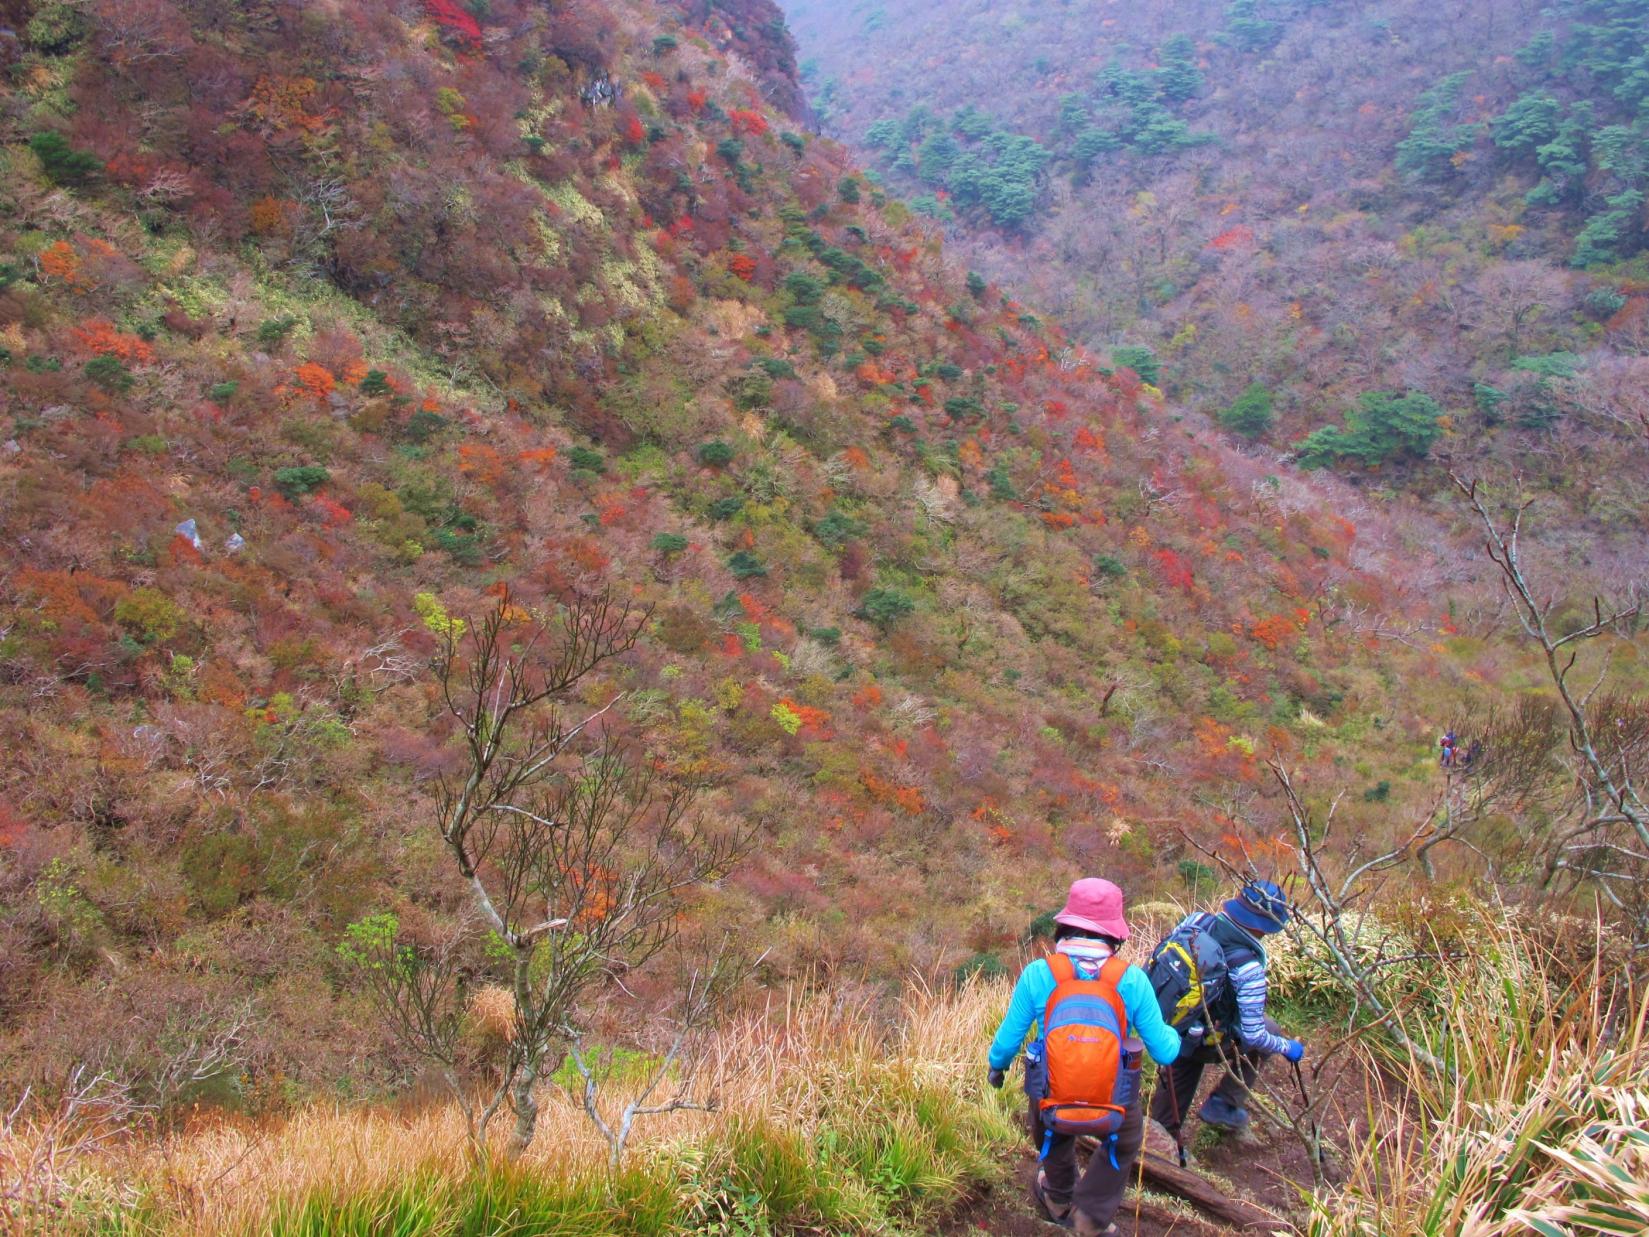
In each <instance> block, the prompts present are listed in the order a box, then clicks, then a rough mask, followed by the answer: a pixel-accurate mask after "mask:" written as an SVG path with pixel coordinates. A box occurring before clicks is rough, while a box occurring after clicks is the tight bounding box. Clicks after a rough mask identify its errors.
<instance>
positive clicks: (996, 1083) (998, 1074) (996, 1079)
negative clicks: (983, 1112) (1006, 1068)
mask: <svg viewBox="0 0 1649 1237" xmlns="http://www.w3.org/2000/svg"><path fill="white" fill-rule="evenodd" d="M985 1078H986V1080H987V1081H989V1083H990V1084H991V1086H993V1087H995V1088H996V1089H997V1090H998V1091H1000V1090H1001V1089H1002V1084H1003V1082H1004V1081H1006V1079H1007V1075H1006V1074H1004V1073H1003V1072H1002V1071H1001V1070H999V1069H993V1070H992V1071H991V1072H990V1073H988V1074H986V1075H985Z"/></svg>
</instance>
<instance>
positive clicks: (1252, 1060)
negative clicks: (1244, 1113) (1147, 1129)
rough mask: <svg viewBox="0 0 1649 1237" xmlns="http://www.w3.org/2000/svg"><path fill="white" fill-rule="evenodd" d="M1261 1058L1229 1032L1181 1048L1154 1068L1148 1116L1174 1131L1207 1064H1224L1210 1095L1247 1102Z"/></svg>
mask: <svg viewBox="0 0 1649 1237" xmlns="http://www.w3.org/2000/svg"><path fill="white" fill-rule="evenodd" d="M1265 1025H1266V1026H1267V1028H1269V1029H1270V1030H1271V1032H1272V1033H1273V1034H1278V1035H1280V1034H1282V1028H1281V1027H1279V1026H1278V1025H1277V1024H1276V1023H1274V1022H1272V1021H1271V1019H1269V1018H1267V1019H1266V1020H1265ZM1264 1059H1265V1054H1264V1053H1260V1052H1243V1051H1242V1050H1241V1048H1239V1047H1238V1046H1237V1039H1236V1036H1235V1035H1233V1034H1231V1033H1229V1032H1228V1033H1227V1034H1226V1035H1225V1037H1224V1038H1223V1039H1221V1040H1220V1041H1219V1043H1217V1044H1204V1045H1201V1046H1199V1047H1197V1048H1195V1049H1192V1050H1191V1051H1189V1052H1182V1053H1181V1054H1180V1055H1179V1058H1178V1059H1177V1060H1176V1061H1175V1062H1174V1063H1173V1064H1172V1065H1170V1066H1168V1067H1167V1068H1166V1069H1161V1070H1158V1071H1157V1089H1156V1092H1155V1094H1153V1095H1152V1096H1151V1119H1152V1120H1153V1121H1155V1122H1157V1123H1158V1124H1159V1125H1161V1126H1163V1128H1165V1129H1166V1130H1167V1131H1168V1132H1169V1133H1170V1134H1177V1133H1178V1132H1179V1128H1180V1126H1182V1125H1184V1124H1185V1119H1186V1118H1187V1117H1189V1116H1190V1115H1191V1106H1192V1105H1193V1104H1195V1103H1196V1100H1197V1087H1198V1086H1199V1085H1200V1084H1201V1082H1202V1071H1203V1070H1204V1069H1205V1068H1207V1067H1208V1066H1210V1065H1220V1066H1223V1067H1224V1068H1225V1077H1223V1078H1221V1079H1220V1081H1219V1085H1218V1086H1216V1087H1215V1088H1214V1090H1213V1095H1216V1096H1218V1097H1219V1098H1220V1099H1222V1100H1224V1101H1225V1102H1226V1104H1227V1105H1229V1106H1230V1107H1231V1108H1241V1107H1242V1106H1243V1105H1244V1104H1245V1103H1247V1102H1248V1089H1249V1088H1250V1087H1251V1086H1253V1085H1254V1079H1256V1078H1258V1077H1259V1075H1260V1062H1261V1061H1263V1060H1264Z"/></svg>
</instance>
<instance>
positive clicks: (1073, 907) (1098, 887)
mask: <svg viewBox="0 0 1649 1237" xmlns="http://www.w3.org/2000/svg"><path fill="white" fill-rule="evenodd" d="M1054 922H1055V923H1062V924H1068V925H1069V926H1070V927H1073V928H1085V929H1086V930H1088V931H1089V932H1098V933H1100V934H1101V935H1103V936H1111V937H1115V938H1116V939H1117V940H1119V941H1125V940H1127V939H1128V921H1127V920H1126V919H1124V918H1123V915H1122V890H1120V889H1118V888H1117V887H1116V886H1115V885H1113V884H1112V883H1111V882H1110V881H1108V880H1100V879H1099V878H1098V877H1097V876H1089V877H1085V878H1084V879H1082V880H1079V881H1076V882H1075V883H1073V884H1072V885H1071V892H1070V896H1069V897H1067V898H1066V899H1065V909H1064V910H1062V911H1060V912H1059V914H1057V915H1055V916H1054Z"/></svg>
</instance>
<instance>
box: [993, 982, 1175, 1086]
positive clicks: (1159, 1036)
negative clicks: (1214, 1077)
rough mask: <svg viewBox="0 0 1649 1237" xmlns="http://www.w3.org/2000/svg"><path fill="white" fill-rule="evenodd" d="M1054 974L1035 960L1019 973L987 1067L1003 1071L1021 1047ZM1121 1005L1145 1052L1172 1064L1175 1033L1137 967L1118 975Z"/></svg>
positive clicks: (1159, 1061)
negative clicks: (1163, 1017) (1120, 976)
mask: <svg viewBox="0 0 1649 1237" xmlns="http://www.w3.org/2000/svg"><path fill="white" fill-rule="evenodd" d="M1054 987H1055V985H1054V973H1053V971H1052V970H1051V969H1050V968H1049V966H1048V964H1047V962H1046V961H1044V960H1043V959H1041V958H1038V959H1037V960H1036V961H1035V962H1033V963H1031V964H1030V965H1029V966H1027V967H1026V968H1025V969H1024V970H1023V971H1021V972H1020V973H1019V982H1018V983H1016V984H1015V985H1014V986H1013V998H1012V999H1011V1000H1010V1001H1009V1002H1008V1013H1007V1016H1006V1017H1004V1018H1003V1019H1002V1025H1001V1027H1000V1028H998V1030H997V1032H996V1038H995V1039H994V1040H992V1041H991V1056H990V1062H991V1068H992V1069H1007V1068H1008V1066H1010V1065H1012V1064H1013V1059H1014V1057H1016V1056H1018V1055H1019V1050H1020V1049H1021V1048H1022V1047H1024V1044H1025V1037H1026V1036H1027V1035H1029V1034H1030V1033H1031V1030H1032V1028H1033V1027H1035V1026H1036V1025H1037V1024H1038V1023H1039V1022H1040V1021H1041V1020H1042V1014H1043V1012H1044V1011H1045V1010H1046V1009H1047V1008H1048V998H1049V997H1051V996H1052V995H1053V994H1054ZM1117 992H1118V993H1119V994H1120V995H1121V997H1122V1006H1123V1008H1124V1009H1125V1010H1127V1012H1128V1029H1129V1033H1130V1034H1132V1035H1137V1036H1138V1037H1139V1038H1140V1039H1141V1040H1143V1041H1144V1043H1145V1051H1146V1052H1148V1053H1150V1054H1151V1059H1152V1060H1153V1061H1155V1062H1156V1063H1157V1064H1158V1065H1172V1064H1173V1062H1174V1058H1176V1057H1178V1056H1179V1053H1180V1038H1179V1032H1178V1031H1176V1030H1174V1028H1173V1027H1171V1026H1169V1025H1168V1024H1167V1023H1166V1022H1164V1021H1163V1020H1162V1009H1161V1007H1159V1006H1158V1005H1157V994H1156V993H1155V992H1154V991H1152V989H1151V981H1150V980H1149V979H1147V978H1146V975H1145V972H1144V971H1142V970H1140V969H1139V967H1137V966H1130V967H1129V968H1128V969H1127V970H1126V971H1124V972H1123V973H1122V980H1121V982H1120V983H1118V984H1117Z"/></svg>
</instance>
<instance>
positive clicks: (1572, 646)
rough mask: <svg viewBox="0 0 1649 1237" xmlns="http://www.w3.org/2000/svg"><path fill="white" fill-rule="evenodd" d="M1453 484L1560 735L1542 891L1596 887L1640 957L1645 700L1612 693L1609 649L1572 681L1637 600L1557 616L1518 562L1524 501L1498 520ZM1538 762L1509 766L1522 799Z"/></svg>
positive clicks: (1644, 902)
mask: <svg viewBox="0 0 1649 1237" xmlns="http://www.w3.org/2000/svg"><path fill="white" fill-rule="evenodd" d="M1453 480H1454V483H1455V485H1456V486H1457V487H1458V488H1459V490H1460V492H1461V493H1462V494H1463V495H1464V496H1465V498H1466V501H1467V502H1468V503H1469V504H1470V505H1471V509H1472V511H1473V512H1475V513H1476V515H1477V518H1478V520H1479V521H1480V522H1481V524H1482V526H1483V531H1484V535H1485V538H1486V551H1487V553H1488V556H1489V559H1490V561H1491V562H1493V563H1494V565H1495V567H1496V568H1498V569H1499V572H1500V576H1501V583H1502V586H1503V587H1504V589H1505V592H1506V596H1507V598H1508V600H1509V601H1510V602H1511V605H1512V609H1513V611H1514V612H1515V613H1516V615H1517V619H1518V623H1519V625H1520V626H1521V628H1522V630H1523V634H1524V636H1525V637H1526V638H1527V639H1528V640H1529V641H1530V642H1531V643H1532V644H1533V645H1534V646H1535V647H1536V648H1538V649H1539V651H1540V655H1541V659H1542V661H1543V663H1544V665H1545V668H1546V673H1547V676H1548V678H1549V679H1550V681H1551V684H1552V687H1553V689H1554V691H1555V692H1556V695H1557V707H1556V709H1555V710H1554V712H1555V713H1556V714H1557V723H1556V728H1557V729H1558V730H1559V731H1560V732H1561V731H1566V732H1567V733H1566V735H1564V737H1565V738H1566V739H1567V747H1568V752H1567V754H1566V755H1564V756H1562V757H1559V758H1558V762H1557V763H1558V764H1559V766H1560V776H1559V778H1558V779H1557V780H1558V785H1559V786H1560V787H1561V788H1562V789H1563V790H1564V791H1565V793H1563V794H1562V796H1561V798H1560V800H1559V801H1558V802H1557V803H1556V805H1555V807H1554V809H1553V810H1552V811H1550V813H1549V817H1548V819H1547V820H1545V821H1544V822H1543V825H1544V828H1543V830H1542V832H1543V833H1544V835H1545V839H1546V853H1545V856H1544V864H1545V884H1546V887H1547V888H1549V889H1550V888H1553V887H1556V886H1558V885H1560V884H1562V883H1567V884H1568V885H1570V886H1571V887H1574V886H1584V887H1587V888H1591V889H1595V890H1596V891H1597V892H1598V893H1599V894H1600V895H1601V896H1602V898H1603V899H1604V901H1605V902H1607V903H1608V904H1609V905H1610V906H1612V907H1613V908H1614V910H1615V912H1616V913H1617V914H1618V916H1619V917H1620V919H1621V920H1622V921H1623V923H1624V924H1625V925H1626V926H1627V928H1628V929H1629V930H1630V932H1631V934H1632V938H1633V943H1634V945H1635V947H1636V949H1637V950H1638V951H1639V952H1642V951H1645V950H1649V804H1646V803H1645V801H1644V798H1643V793H1642V790H1641V788H1640V786H1639V784H1638V781H1637V778H1638V776H1639V770H1640V769H1642V767H1643V764H1644V762H1645V761H1646V760H1649V701H1645V700H1643V699H1642V698H1641V697H1637V696H1631V695H1627V694H1624V693H1622V692H1620V691H1618V690H1614V689H1612V688H1611V686H1610V680H1611V674H1610V671H1611V669H1612V657H1611V654H1612V652H1613V650H1612V649H1611V650H1605V653H1604V656H1603V657H1602V658H1600V659H1598V660H1599V661H1600V663H1601V664H1600V665H1598V666H1597V667H1596V669H1595V671H1593V672H1592V673H1590V674H1589V675H1587V676H1586V680H1585V681H1582V679H1581V677H1580V676H1577V668H1578V666H1579V662H1580V657H1581V652H1582V650H1584V649H1586V648H1587V647H1588V646H1594V645H1596V644H1597V643H1598V642H1600V641H1609V640H1618V641H1624V640H1626V639H1627V638H1628V637H1629V636H1630V635H1631V634H1632V633H1633V632H1634V631H1635V630H1636V628H1637V626H1638V623H1639V620H1640V619H1641V618H1642V616H1643V612H1644V607H1643V601H1642V599H1641V598H1640V597H1638V596H1636V595H1635V590H1634V591H1633V592H1632V593H1629V595H1628V596H1627V598H1626V600H1625V601H1624V602H1619V603H1615V604H1613V605H1605V604H1604V602H1603V601H1602V599H1600V598H1593V599H1592V604H1591V607H1590V610H1589V611H1588V612H1587V613H1585V614H1584V615H1581V616H1580V617H1576V618H1565V617H1563V616H1564V615H1566V614H1567V613H1568V612H1567V611H1566V610H1565V608H1564V607H1562V606H1561V605H1560V604H1559V603H1558V602H1557V601H1556V600H1554V599H1552V598H1551V597H1548V596H1543V595H1542V593H1541V592H1539V591H1538V588H1537V585H1536V584H1535V582H1534V581H1532V580H1531V579H1530V577H1529V575H1528V572H1527V569H1526V567H1525V564H1524V559H1523V553H1522V538H1523V531H1524V520H1525V517H1526V516H1527V514H1528V512H1529V509H1530V507H1531V506H1532V505H1533V500H1532V499H1520V500H1519V501H1517V502H1515V503H1513V504H1511V505H1510V506H1509V510H1508V511H1507V512H1505V513H1503V514H1497V513H1496V511H1495V510H1494V509H1493V505H1492V501H1493V500H1492V499H1491V498H1490V497H1489V496H1488V495H1487V494H1486V493H1485V491H1484V489H1483V487H1482V486H1481V485H1480V484H1479V483H1478V482H1476V481H1471V482H1468V481H1465V480H1463V479H1462V478H1461V477H1459V476H1454V477H1453ZM1527 720H1528V719H1525V721H1527ZM1523 729H1524V731H1525V732H1526V734H1525V737H1526V739H1527V742H1528V743H1529V744H1530V745H1531V750H1530V751H1528V752H1525V753H1524V755H1525V756H1526V757H1527V756H1530V755H1538V754H1540V753H1539V751H1538V749H1540V748H1544V747H1546V746H1547V745H1548V744H1549V732H1548V734H1547V735H1543V734H1542V728H1541V727H1538V726H1535V727H1530V726H1525V727H1524V728H1523ZM1557 748H1558V750H1559V751H1561V741H1560V743H1559V744H1558V745H1557ZM1490 754H1491V756H1492V755H1493V752H1492V750H1491V752H1490ZM1542 764H1543V762H1542ZM1542 764H1535V763H1533V762H1531V761H1529V760H1527V759H1526V760H1525V761H1524V762H1523V766H1522V767H1521V768H1520V769H1519V768H1518V767H1517V766H1510V768H1511V770H1512V771H1514V773H1515V776H1516V777H1518V778H1521V779H1524V780H1525V781H1528V782H1529V785H1528V786H1527V787H1526V788H1525V790H1526V793H1527V794H1528V795H1529V796H1531V797H1532V796H1533V795H1534V794H1535V793H1536V792H1538V791H1540V790H1542V789H1544V787H1543V785H1542V783H1541V780H1540V773H1541V772H1542Z"/></svg>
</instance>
